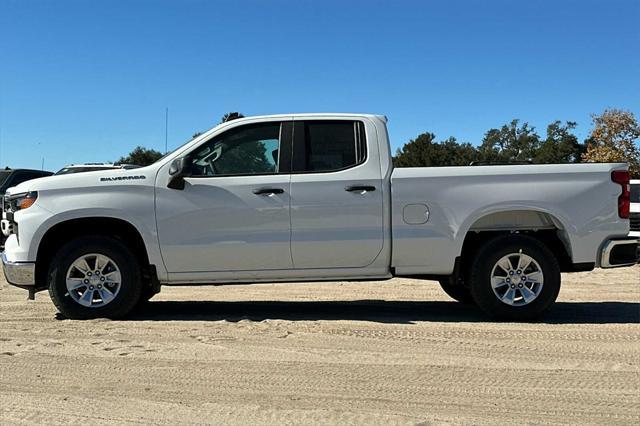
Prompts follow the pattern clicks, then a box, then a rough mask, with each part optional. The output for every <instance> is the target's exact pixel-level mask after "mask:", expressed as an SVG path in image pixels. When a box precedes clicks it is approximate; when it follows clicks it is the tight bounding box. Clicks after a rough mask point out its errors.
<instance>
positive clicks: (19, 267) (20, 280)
mask: <svg viewBox="0 0 640 426" xmlns="http://www.w3.org/2000/svg"><path fill="white" fill-rule="evenodd" d="M2 269H3V271H4V276H5V278H6V279H7V282H8V283H9V284H13V285H17V286H21V287H22V286H33V285H35V284H36V264H35V263H34V262H10V261H8V260H7V256H6V255H5V254H4V253H2Z"/></svg>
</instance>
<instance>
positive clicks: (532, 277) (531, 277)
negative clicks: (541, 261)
mask: <svg viewBox="0 0 640 426" xmlns="http://www.w3.org/2000/svg"><path fill="white" fill-rule="evenodd" d="M527 282H532V283H541V282H542V272H541V271H536V272H532V273H530V274H527Z"/></svg>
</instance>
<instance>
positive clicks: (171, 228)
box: [156, 121, 293, 280]
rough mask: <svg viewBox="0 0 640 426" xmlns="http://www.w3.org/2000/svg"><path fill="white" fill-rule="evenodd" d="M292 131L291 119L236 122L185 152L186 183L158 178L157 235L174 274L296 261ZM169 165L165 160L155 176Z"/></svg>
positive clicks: (206, 275)
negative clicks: (188, 160) (171, 184)
mask: <svg viewBox="0 0 640 426" xmlns="http://www.w3.org/2000/svg"><path fill="white" fill-rule="evenodd" d="M291 136H292V124H291V122H282V121H273V122H267V123H265V122H261V123H256V124H244V125H240V126H236V127H234V128H231V129H229V130H226V131H224V132H223V133H221V134H218V135H216V136H214V137H213V138H211V139H210V140H208V141H206V142H204V143H203V144H201V145H200V146H198V147H197V148H195V149H194V150H193V151H191V152H190V153H189V154H188V155H190V156H191V157H192V158H193V175H192V176H190V177H186V178H185V187H184V189H183V190H176V189H170V188H168V187H167V186H166V185H160V184H159V185H157V190H156V191H157V192H156V218H157V225H158V238H159V241H160V249H161V252H162V257H163V259H164V263H165V266H166V268H167V271H168V272H169V273H170V274H171V279H172V280H176V279H177V280H179V279H180V278H182V279H185V280H199V279H216V277H220V276H221V273H224V272H230V271H246V272H247V275H248V276H250V271H263V270H279V269H282V270H286V269H291V268H292V267H293V265H292V260H291V245H290V236H291V226H290V213H289V204H290V199H289V197H290V196H289V194H290V180H291V175H290V158H291V157H290V152H291ZM165 169H166V170H165ZM167 173H168V165H167V166H164V167H163V169H162V170H161V171H160V173H159V174H158V182H160V181H162V179H161V177H160V176H161V175H163V174H167ZM241 276H242V274H238V273H236V274H234V278H241Z"/></svg>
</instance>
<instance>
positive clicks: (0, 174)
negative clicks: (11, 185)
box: [0, 170, 11, 185]
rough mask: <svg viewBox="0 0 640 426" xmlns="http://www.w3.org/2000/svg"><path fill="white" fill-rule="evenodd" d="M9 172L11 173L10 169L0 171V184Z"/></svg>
mask: <svg viewBox="0 0 640 426" xmlns="http://www.w3.org/2000/svg"><path fill="white" fill-rule="evenodd" d="M10 174H11V171H10V170H2V171H0V185H2V184H3V183H4V181H5V180H7V178H8V177H9V175H10Z"/></svg>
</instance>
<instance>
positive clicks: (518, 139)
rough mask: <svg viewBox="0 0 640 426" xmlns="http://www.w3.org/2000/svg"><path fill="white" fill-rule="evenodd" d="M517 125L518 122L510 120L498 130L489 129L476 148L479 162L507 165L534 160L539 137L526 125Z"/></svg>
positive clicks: (533, 129)
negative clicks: (513, 162)
mask: <svg viewBox="0 0 640 426" xmlns="http://www.w3.org/2000/svg"><path fill="white" fill-rule="evenodd" d="M519 123H520V121H519V120H512V121H511V123H509V124H505V125H504V126H502V127H501V128H500V129H490V130H489V131H488V132H487V133H485V135H484V138H483V139H482V143H481V144H480V147H479V148H478V155H479V159H480V161H485V162H498V163H503V162H504V163H508V162H512V161H528V160H531V159H533V158H535V155H536V152H537V151H538V149H539V147H540V136H538V134H537V133H536V132H535V128H534V127H530V126H529V124H528V123H523V124H522V125H519Z"/></svg>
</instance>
